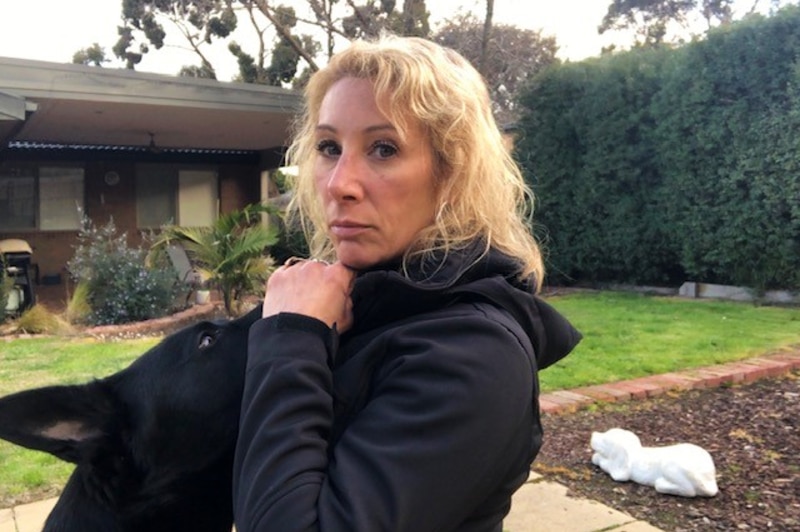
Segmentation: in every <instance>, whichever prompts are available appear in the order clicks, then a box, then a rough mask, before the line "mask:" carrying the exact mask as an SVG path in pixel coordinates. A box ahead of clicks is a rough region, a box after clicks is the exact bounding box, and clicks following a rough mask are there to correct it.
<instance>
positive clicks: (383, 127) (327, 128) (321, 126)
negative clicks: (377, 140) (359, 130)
mask: <svg viewBox="0 0 800 532" xmlns="http://www.w3.org/2000/svg"><path fill="white" fill-rule="evenodd" d="M315 129H316V130H317V131H330V132H331V133H336V128H335V127H333V126H331V125H329V124H317V127H316V128H315ZM384 130H389V131H397V128H396V127H394V126H393V125H392V124H389V123H386V124H376V125H374V126H369V127H367V128H365V129H364V133H374V132H375V131H384Z"/></svg>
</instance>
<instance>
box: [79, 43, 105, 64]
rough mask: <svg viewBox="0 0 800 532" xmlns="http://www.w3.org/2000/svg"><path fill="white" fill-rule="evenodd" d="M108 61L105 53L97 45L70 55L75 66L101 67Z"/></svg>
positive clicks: (94, 44)
mask: <svg viewBox="0 0 800 532" xmlns="http://www.w3.org/2000/svg"><path fill="white" fill-rule="evenodd" d="M109 61H110V59H108V58H107V57H106V51H105V49H103V47H102V46H100V45H99V44H98V43H93V44H92V45H91V46H89V47H87V48H82V49H80V50H78V51H77V52H75V53H74V54H73V55H72V62H73V63H75V64H77V65H94V66H103V63H108V62H109Z"/></svg>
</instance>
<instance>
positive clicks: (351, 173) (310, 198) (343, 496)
mask: <svg viewBox="0 0 800 532" xmlns="http://www.w3.org/2000/svg"><path fill="white" fill-rule="evenodd" d="M290 156H291V160H292V161H293V162H295V163H296V164H297V165H298V167H299V173H298V176H297V179H296V183H295V198H294V203H293V208H294V209H295V212H296V213H297V215H298V216H299V218H300V220H301V221H302V223H303V226H304V228H305V229H306V232H307V235H308V238H309V244H310V248H311V254H312V257H315V259H316V260H310V261H299V262H298V261H292V260H290V261H288V262H287V264H285V265H284V266H283V267H281V268H279V269H278V270H277V271H276V272H275V273H274V274H273V275H272V277H271V278H270V280H269V282H268V285H267V291H266V296H265V298H264V305H263V317H264V318H263V319H262V320H260V321H259V322H257V323H256V324H255V325H254V326H253V327H252V328H251V330H250V344H249V345H250V347H249V353H248V371H247V376H246V379H245V391H244V397H243V404H242V413H241V420H240V430H239V439H238V444H237V451H236V459H235V464H234V505H235V514H236V524H237V529H238V530H239V532H253V531H279V532H283V531H289V530H322V531H348V532H354V531H370V532H371V531H383V530H390V531H413V532H422V531H429V530H430V531H433V530H436V531H439V530H458V531H481V532H488V531H497V532H499V531H500V530H501V529H502V520H503V517H504V516H505V515H506V514H507V513H508V511H509V507H510V501H511V495H512V494H513V493H514V491H515V490H516V489H517V488H518V487H519V486H520V485H521V484H522V483H523V482H524V481H525V480H526V478H527V476H528V471H529V467H530V464H531V462H532V460H533V458H534V456H535V455H536V453H537V451H538V450H539V447H540V445H541V434H542V430H541V425H540V421H539V411H538V401H537V397H538V385H537V376H536V374H537V371H538V370H539V369H541V368H543V367H545V366H547V365H549V364H551V363H553V362H554V361H556V360H558V359H559V358H561V357H563V356H565V355H566V354H567V353H568V352H569V351H570V350H571V349H572V347H573V346H574V345H575V344H576V343H577V341H578V339H579V337H580V336H579V334H578V333H577V331H575V330H574V329H572V327H571V326H570V325H569V324H568V323H567V322H566V321H565V320H564V319H563V318H562V317H560V316H559V315H558V314H557V313H556V312H555V311H553V310H552V309H551V308H550V307H548V306H547V305H545V304H544V303H542V302H541V301H539V300H538V299H537V298H536V297H535V296H534V295H533V294H534V293H535V292H536V290H537V289H538V285H539V283H540V282H541V279H542V276H543V271H542V261H541V257H540V254H539V250H538V247H537V245H536V243H535V241H534V240H533V238H532V237H531V236H530V233H529V230H528V226H527V221H526V218H525V213H526V212H527V210H526V205H527V203H526V198H527V194H526V192H527V191H526V188H525V186H524V183H523V180H522V176H521V174H520V172H519V170H518V168H517V166H516V165H515V164H514V163H513V161H512V159H511V158H510V156H509V155H508V154H507V152H506V150H505V148H504V146H503V143H502V138H501V135H500V133H499V131H498V128H497V126H496V124H495V122H494V120H493V118H492V115H491V110H490V102H489V96H488V92H487V90H486V87H485V85H484V83H483V81H482V79H481V77H480V75H479V74H478V73H477V72H476V71H475V70H474V69H473V68H472V67H471V66H470V65H469V64H468V63H467V62H466V61H465V60H464V59H463V58H462V57H461V56H459V55H458V54H456V53H455V52H453V51H451V50H448V49H444V48H442V47H439V46H437V45H435V44H433V43H430V42H427V41H425V40H421V39H416V38H397V37H384V38H382V39H381V40H380V41H378V42H374V43H367V42H357V43H355V44H353V45H352V46H351V47H350V48H349V49H347V50H346V51H344V52H342V53H340V54H338V55H336V56H335V57H334V58H333V59H332V60H331V62H330V64H329V65H328V66H327V67H325V68H324V69H323V70H321V71H319V72H317V73H316V74H315V75H314V76H313V77H312V79H311V80H310V82H309V84H308V87H307V89H306V111H305V115H304V117H303V121H302V123H301V125H300V129H299V132H298V135H297V137H296V140H295V142H294V144H293V145H292V147H291V149H290ZM323 261H330V263H328V262H323Z"/></svg>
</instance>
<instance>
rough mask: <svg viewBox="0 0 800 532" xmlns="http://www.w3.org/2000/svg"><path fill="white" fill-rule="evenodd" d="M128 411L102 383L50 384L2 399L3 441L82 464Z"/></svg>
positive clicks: (0, 431) (0, 421) (1, 436)
mask: <svg viewBox="0 0 800 532" xmlns="http://www.w3.org/2000/svg"><path fill="white" fill-rule="evenodd" d="M123 419H124V412H123V411H122V409H121V407H120V406H119V405H118V404H117V402H116V401H115V400H114V398H113V394H112V392H111V391H110V389H109V388H108V386H107V385H105V384H104V383H103V382H102V381H95V382H91V383H88V384H84V385H76V386H48V387H45V388H37V389H34V390H27V391H24V392H19V393H16V394H13V395H9V396H7V397H3V398H2V399H0V438H2V439H4V440H7V441H9V442H11V443H14V444H16V445H20V446H22V447H27V448H28V449H34V450H37V451H44V452H47V453H50V454H52V455H55V456H56V457H58V458H60V459H62V460H66V461H68V462H75V463H77V462H79V461H80V460H81V458H82V457H84V455H85V453H87V452H88V450H89V449H92V448H93V447H94V445H92V444H93V442H95V441H96V440H97V439H99V438H101V437H103V436H104V435H106V434H107V433H108V432H109V430H113V427H114V426H115V425H117V424H119V423H121V422H122V420H123Z"/></svg>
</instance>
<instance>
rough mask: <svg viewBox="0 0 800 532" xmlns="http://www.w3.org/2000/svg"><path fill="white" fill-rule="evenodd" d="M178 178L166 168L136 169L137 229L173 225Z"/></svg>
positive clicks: (153, 166) (144, 166) (145, 166)
mask: <svg viewBox="0 0 800 532" xmlns="http://www.w3.org/2000/svg"><path fill="white" fill-rule="evenodd" d="M177 189H178V176H177V174H176V172H175V171H174V170H172V169H170V168H168V167H164V166H155V165H141V166H140V167H137V168H136V218H137V220H138V223H139V227H142V228H158V227H160V226H162V225H164V224H169V223H174V222H175V221H176V219H177V216H175V200H176V192H177Z"/></svg>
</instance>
